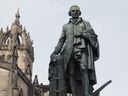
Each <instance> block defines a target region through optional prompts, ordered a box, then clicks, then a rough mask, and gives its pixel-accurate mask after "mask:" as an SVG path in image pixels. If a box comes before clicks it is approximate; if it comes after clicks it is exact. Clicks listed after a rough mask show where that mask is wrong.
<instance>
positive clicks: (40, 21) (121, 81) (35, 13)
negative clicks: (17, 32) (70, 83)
mask: <svg viewBox="0 0 128 96" xmlns="http://www.w3.org/2000/svg"><path fill="white" fill-rule="evenodd" d="M74 4H77V5H79V6H80V8H81V11H82V17H83V19H85V20H87V21H89V22H90V23H91V25H92V27H93V28H94V30H95V32H96V33H97V34H98V36H99V37H98V39H99V42H100V59H99V60H98V61H97V62H96V64H95V65H96V73H97V80H98V84H97V85H96V86H95V88H98V87H99V86H100V85H102V84H103V83H105V82H106V81H108V80H112V81H113V82H112V83H111V84H110V85H109V86H107V87H106V88H105V89H104V90H103V91H102V92H101V96H128V92H127V91H128V27H127V26H128V0H0V27H3V29H4V30H6V26H7V25H9V27H10V26H11V24H12V22H13V21H14V19H15V13H16V11H17V8H19V9H20V14H21V18H20V20H21V23H22V25H23V26H25V27H26V30H27V31H28V32H29V33H30V36H31V39H32V40H33V41H34V42H33V43H34V44H33V46H34V51H35V61H34V64H33V76H34V75H35V74H37V75H38V79H39V82H40V83H41V82H42V83H43V84H48V83H49V82H48V79H47V78H48V64H49V56H50V54H51V53H52V51H53V50H54V47H55V46H56V44H57V42H58V39H59V37H60V34H61V30H62V26H63V24H65V23H67V22H68V21H69V16H68V11H69V7H70V6H71V5H74Z"/></svg>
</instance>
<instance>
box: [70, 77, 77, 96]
mask: <svg viewBox="0 0 128 96" xmlns="http://www.w3.org/2000/svg"><path fill="white" fill-rule="evenodd" d="M70 86H71V91H72V96H77V90H76V82H75V79H74V75H70Z"/></svg>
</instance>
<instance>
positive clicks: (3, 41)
mask: <svg viewBox="0 0 128 96" xmlns="http://www.w3.org/2000/svg"><path fill="white" fill-rule="evenodd" d="M19 19H20V14H19V10H18V11H17V13H16V15H15V21H14V22H13V23H12V25H11V28H8V27H7V29H6V31H5V32H3V29H2V28H1V30H0V96H48V86H47V85H43V84H39V83H38V77H37V75H36V76H35V78H34V80H33V82H32V68H33V62H34V47H33V42H32V40H31V38H30V35H29V33H27V31H26V29H25V28H23V27H22V25H21V24H20V20H19Z"/></svg>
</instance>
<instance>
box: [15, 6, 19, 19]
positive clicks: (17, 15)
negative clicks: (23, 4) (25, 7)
mask: <svg viewBox="0 0 128 96" xmlns="http://www.w3.org/2000/svg"><path fill="white" fill-rule="evenodd" d="M15 16H16V18H20V12H19V8H18V9H17V13H16V15H15Z"/></svg>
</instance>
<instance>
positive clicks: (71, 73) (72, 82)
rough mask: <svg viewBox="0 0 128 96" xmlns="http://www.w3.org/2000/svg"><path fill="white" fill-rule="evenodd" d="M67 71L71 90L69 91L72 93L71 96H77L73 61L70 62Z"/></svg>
mask: <svg viewBox="0 0 128 96" xmlns="http://www.w3.org/2000/svg"><path fill="white" fill-rule="evenodd" d="M68 69H69V70H68V73H69V80H70V88H71V91H72V96H77V90H76V80H75V62H74V59H71V60H70V63H69V68H68Z"/></svg>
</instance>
